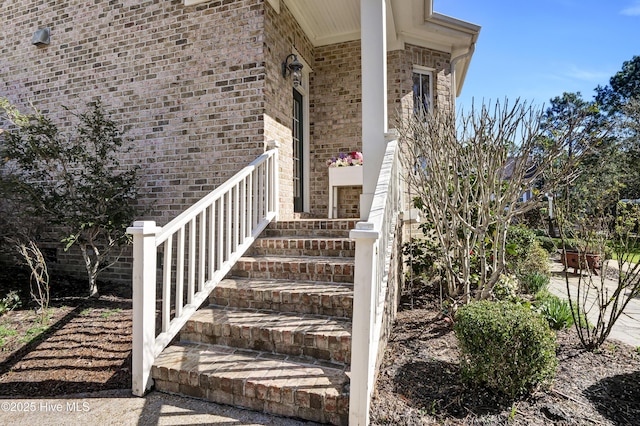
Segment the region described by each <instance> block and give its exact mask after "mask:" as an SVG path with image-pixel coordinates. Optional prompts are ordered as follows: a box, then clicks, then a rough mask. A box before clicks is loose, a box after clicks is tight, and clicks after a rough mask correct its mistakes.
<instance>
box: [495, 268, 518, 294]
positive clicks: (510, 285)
mask: <svg viewBox="0 0 640 426" xmlns="http://www.w3.org/2000/svg"><path fill="white" fill-rule="evenodd" d="M519 287H520V283H519V282H518V279H517V278H516V276H515V275H505V274H502V275H500V278H499V279H498V282H496V284H495V285H494V286H493V296H494V297H495V298H496V299H497V300H514V299H515V297H516V296H517V294H518V288H519Z"/></svg>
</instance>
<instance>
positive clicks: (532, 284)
mask: <svg viewBox="0 0 640 426" xmlns="http://www.w3.org/2000/svg"><path fill="white" fill-rule="evenodd" d="M520 284H522V288H523V289H524V291H525V292H526V293H528V294H536V293H538V292H539V291H540V290H544V289H546V288H547V286H548V285H549V275H547V274H543V273H540V272H531V273H528V274H526V275H524V276H523V277H522V278H521V279H520Z"/></svg>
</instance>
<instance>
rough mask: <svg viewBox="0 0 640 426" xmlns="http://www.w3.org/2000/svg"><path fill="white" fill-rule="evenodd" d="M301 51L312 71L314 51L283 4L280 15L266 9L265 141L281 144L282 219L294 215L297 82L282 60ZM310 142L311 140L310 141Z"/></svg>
mask: <svg viewBox="0 0 640 426" xmlns="http://www.w3.org/2000/svg"><path fill="white" fill-rule="evenodd" d="M294 50H295V51H296V52H298V54H299V56H300V59H304V61H306V62H307V63H308V64H310V66H311V68H313V66H314V49H313V46H312V45H311V42H310V41H309V39H308V38H307V37H306V36H305V34H304V32H303V31H302V29H301V28H300V26H299V25H298V23H297V22H296V21H295V19H294V18H293V15H291V12H289V9H288V8H287V7H286V5H285V4H284V3H282V2H281V3H280V13H277V12H276V11H275V10H274V9H273V8H272V7H271V5H269V4H267V5H266V7H265V33H264V58H265V69H266V74H267V78H266V82H265V90H264V99H265V139H266V140H272V139H273V140H277V141H278V142H280V194H279V197H280V218H281V219H291V218H293V217H294V215H293V179H292V176H293V161H292V155H293V147H292V144H293V139H292V134H291V126H292V121H293V81H292V79H291V77H287V78H285V77H282V61H284V59H285V58H286V57H287V56H288V55H289V54H291V53H293V51H294ZM306 143H310V141H306Z"/></svg>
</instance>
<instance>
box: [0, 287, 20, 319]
mask: <svg viewBox="0 0 640 426" xmlns="http://www.w3.org/2000/svg"><path fill="white" fill-rule="evenodd" d="M21 304H22V302H21V301H20V296H18V292H17V291H15V290H12V291H10V292H9V293H7V295H6V296H5V297H4V298H2V299H0V315H2V314H4V313H5V312H9V311H13V310H14V309H15V308H17V307H19V306H20V305H21Z"/></svg>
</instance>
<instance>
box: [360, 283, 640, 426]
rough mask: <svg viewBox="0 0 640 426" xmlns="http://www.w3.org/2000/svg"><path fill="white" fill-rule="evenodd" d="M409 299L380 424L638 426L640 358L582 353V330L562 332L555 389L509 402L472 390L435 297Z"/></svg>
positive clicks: (612, 344)
mask: <svg viewBox="0 0 640 426" xmlns="http://www.w3.org/2000/svg"><path fill="white" fill-rule="evenodd" d="M413 301H414V303H415V304H417V305H419V306H417V307H416V306H414V309H410V308H409V298H408V297H405V298H403V302H404V303H403V305H402V308H401V310H400V312H398V317H397V321H396V324H395V326H394V330H393V333H392V334H391V338H390V341H389V345H388V347H387V350H386V352H385V356H384V359H383V362H382V367H381V371H380V373H379V377H378V382H377V389H376V394H375V396H374V400H373V403H372V408H371V422H372V424H377V425H381V424H392V425H431V424H438V425H503V424H504V425H507V424H508V425H550V424H559V425H638V424H640V354H639V353H638V351H637V350H636V348H633V347H630V346H628V345H625V344H623V343H620V342H617V341H609V342H606V343H605V344H604V345H603V346H602V348H601V350H600V351H598V352H588V351H585V350H583V349H582V347H581V345H580V341H579V339H578V337H577V334H576V332H575V330H574V329H570V330H564V331H561V332H558V334H557V342H558V349H557V354H558V359H559V365H558V369H557V372H556V378H555V380H554V382H553V385H552V387H551V389H550V390H547V391H538V392H536V393H534V394H533V395H531V396H529V397H527V398H522V399H519V400H515V401H513V400H509V399H507V398H505V397H503V396H501V395H497V394H496V393H494V392H490V391H487V390H486V389H482V388H478V389H469V388H468V387H467V386H465V385H463V383H462V382H461V380H460V376H459V362H458V356H459V352H458V344H457V340H456V338H455V335H454V333H453V326H452V323H451V321H450V320H448V319H447V318H445V317H443V316H442V315H441V312H440V311H439V309H438V303H437V298H436V297H435V296H434V295H429V294H422V295H419V296H417V297H416V296H415V295H414V299H413Z"/></svg>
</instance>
